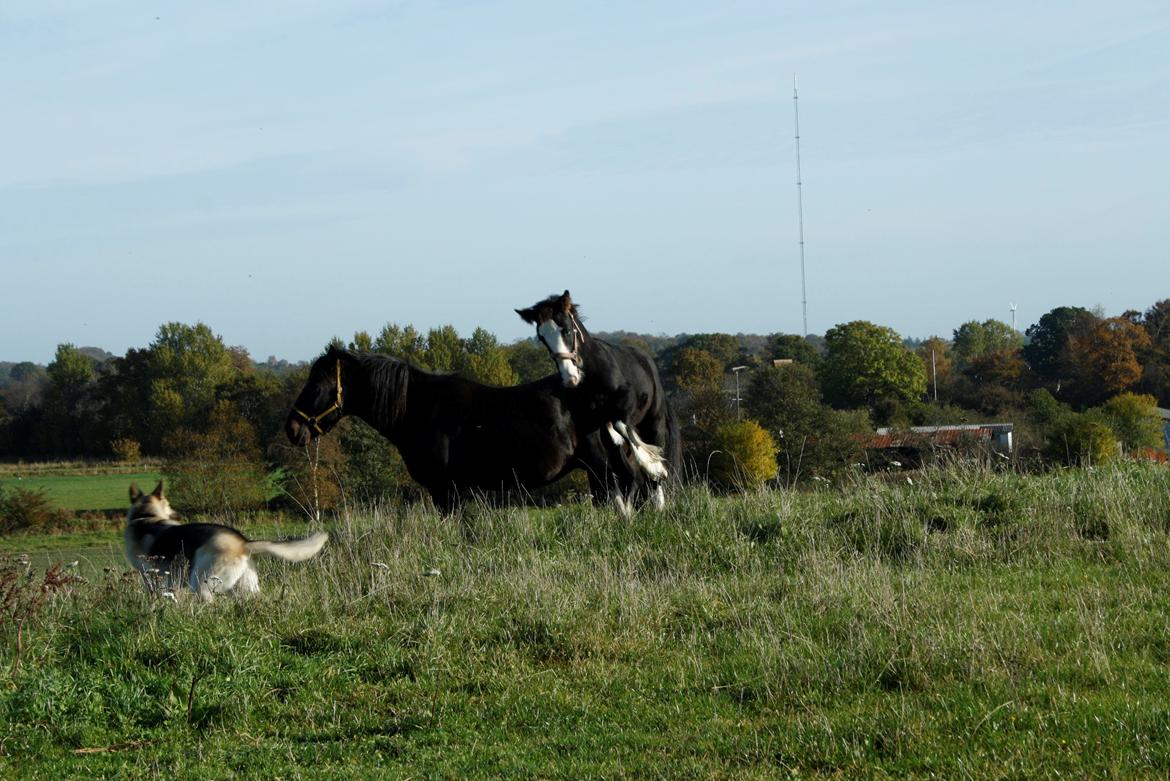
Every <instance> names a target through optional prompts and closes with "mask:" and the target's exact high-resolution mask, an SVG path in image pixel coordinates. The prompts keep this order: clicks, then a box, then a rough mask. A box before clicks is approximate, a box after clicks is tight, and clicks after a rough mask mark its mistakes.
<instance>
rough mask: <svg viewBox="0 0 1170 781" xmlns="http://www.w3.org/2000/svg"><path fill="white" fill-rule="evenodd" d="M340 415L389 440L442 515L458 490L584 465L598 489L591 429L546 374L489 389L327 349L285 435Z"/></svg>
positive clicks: (321, 429)
mask: <svg viewBox="0 0 1170 781" xmlns="http://www.w3.org/2000/svg"><path fill="white" fill-rule="evenodd" d="M346 415H356V416H357V417H359V418H361V419H362V420H364V421H366V422H367V423H369V424H370V425H371V426H373V427H374V429H376V430H377V431H378V432H379V433H381V434H382V435H383V436H384V437H386V438H387V439H389V440H390V442H391V443H393V444H394V446H395V447H397V448H398V452H399V453H401V454H402V460H403V461H404V462H405V463H406V468H407V471H409V472H410V476H411V477H412V478H413V479H414V480H415V481H416V482H418V483H419V485H421V486H422V487H423V488H425V489H426V490H427V491H428V492H429V493H430V495H431V497H432V498H433V499H434V502H435V505H436V506H437V507H438V508H439V510H440V511H442V512H443V513H445V514H446V513H450V512H451V510H453V509H454V507H455V506H456V504H457V503H458V500H459V493H460V491H461V490H467V489H471V490H480V491H499V490H509V489H514V488H519V489H531V488H538V487H540V486H542V485H547V484H548V483H551V482H553V481H555V480H557V479H559V478H561V477H563V476H564V475H566V474H568V473H569V472H571V471H573V470H574V469H585V470H586V471H587V473H588V475H589V485H590V489H591V491H592V493H593V498H594V501H598V502H600V501H603V500H604V499H606V498H607V495H608V491H607V488H608V484H609V482H610V479H609V478H608V477H607V474H608V472H609V471H610V469H611V467H610V464H609V460H608V454H607V452H606V449H605V448H604V447H603V446H602V444H601V440H600V437H599V436H598V434H597V433H596V431H594V432H593V433H592V434H588V433H582V429H581V428H580V427H579V426H578V424H577V421H576V420H575V417H574V414H573V411H572V409H571V407H570V405H569V404H568V403H567V401H566V393H565V390H564V389H563V388H562V387H561V381H560V379H559V378H557V377H556V376H549V377H546V378H544V379H542V380H537V381H536V382H530V383H528V384H526V385H519V386H515V387H509V388H498V387H493V386H489V385H482V384H480V383H478V382H473V381H472V380H468V379H465V378H463V377H459V376H457V375H450V374H434V373H432V372H428V371H424V370H422V369H419V368H417V367H414V366H411V365H410V364H408V363H406V362H405V361H400V360H398V359H396V358H390V357H387V356H384V355H376V354H359V353H353V352H350V351H348V350H342V349H339V348H337V347H330V348H329V349H328V350H326V351H325V354H324V355H322V356H321V357H320V358H318V359H317V360H316V361H314V363H313V366H312V368H310V370H309V379H308V381H307V382H306V383H305V387H304V388H303V389H302V390H301V392H300V394H299V395H298V396H297V398H296V401H295V402H294V403H293V407H292V410H291V411H290V412H289V414H288V418H287V420H286V422H285V433H286V434H287V435H288V439H289V441H290V442H292V443H293V444H303V443H304V442H306V441H308V440H309V439H311V438H313V437H317V436H321V435H323V434H326V433H328V432H329V431H330V430H331V429H332V428H333V427H334V426H336V425H337V423H338V422H339V421H340V420H341V419H342V418H343V417H345V416H346ZM614 467H616V468H618V469H621V470H623V471H625V470H628V467H627V466H626V465H625V464H624V463H621V462H618V463H615V464H614Z"/></svg>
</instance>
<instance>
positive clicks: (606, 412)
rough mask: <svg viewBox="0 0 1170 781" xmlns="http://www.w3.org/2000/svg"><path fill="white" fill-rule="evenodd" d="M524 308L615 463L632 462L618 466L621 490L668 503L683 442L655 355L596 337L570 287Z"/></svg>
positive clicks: (582, 417) (582, 416)
mask: <svg viewBox="0 0 1170 781" xmlns="http://www.w3.org/2000/svg"><path fill="white" fill-rule="evenodd" d="M516 314H518V315H520V317H521V319H523V320H524V321H525V322H527V323H532V324H533V325H535V326H536V334H537V337H539V339H540V341H541V342H543V343H544V346H545V347H547V348H548V351H549V354H550V355H551V356H552V358H553V361H554V362H555V363H556V365H557V370H558V371H559V372H560V375H561V381H562V382H563V383H564V386H565V388H566V389H569V390H571V391H572V393H573V397H572V405H573V409H574V414H575V417H576V418H577V421H578V423H579V424H580V425H581V426H583V427H585V428H586V429H587V430H590V431H592V430H594V429H596V430H598V431H600V432H601V434H602V441H603V442H608V443H609V444H610V445H611V446H612V447H610V448H609V451H610V455H611V458H610V463H614V462H615V461H618V460H622V459H623V458H624V459H625V460H626V461H627V463H628V465H629V467H630V469H629V470H628V472H626V473H623V471H622V470H620V469H613V470H611V474H613V475H614V476H615V477H616V478H617V479H618V481H619V489H620V490H621V493H622V494H623V495H625V496H627V497H630V496H631V495H634V496H635V497H636V498H645V497H646V496H649V497H650V498H651V499H652V500H653V501H654V502H655V504H657V505H658V506H661V505H662V501H663V494H662V483H663V482H665V481H666V480H667V478H668V477H671V476H672V474H673V476H676V477H677V476H678V474H679V468H680V465H681V463H682V440H681V437H680V434H679V429H678V422H677V420H676V419H675V417H674V413H673V411H672V410H671V409H670V405H669V403H668V401H667V398H666V393H665V391H663V389H662V381H661V380H660V379H659V377H658V368H657V367H656V366H655V365H654V361H653V359H651V358H650V356H648V355H646V354H645V353H643V352H642V351H640V350H636V349H634V348H632V347H627V346H625V345H617V344H611V343H610V342H607V341H605V340H603V339H595V338H593V337H592V336H590V334H589V332H588V331H586V330H585V326H584V325H582V324H581V318H580V316H579V315H578V313H577V307H576V306H575V305H574V304H573V300H572V298H571V297H570V295H569V291H568V290H566V291H565V292H564V293H563V294H562V295H559V296H557V295H552V296H549V297H548V298H546V299H545V300H544V301H540V302H537V303H536V304H534V305H532V306H530V307H528V308H527V309H517V310H516ZM615 454H617V456H618V457H617V458H614V455H615ZM647 485H648V486H649V487H648V488H647Z"/></svg>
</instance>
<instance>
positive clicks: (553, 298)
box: [532, 291, 589, 336]
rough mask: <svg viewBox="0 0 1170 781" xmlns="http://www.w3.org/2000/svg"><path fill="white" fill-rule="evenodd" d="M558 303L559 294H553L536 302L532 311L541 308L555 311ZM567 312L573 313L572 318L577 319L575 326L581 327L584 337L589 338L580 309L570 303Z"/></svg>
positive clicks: (559, 299)
mask: <svg viewBox="0 0 1170 781" xmlns="http://www.w3.org/2000/svg"><path fill="white" fill-rule="evenodd" d="M566 292H567V291H566ZM560 303H561V294H560V293H553V294H551V295H549V297H548V298H546V299H544V300H543V301H538V302H537V303H535V304H533V305H532V309H533V310H536V309H540V307H542V306H550V307H553V308H554V309H555V308H556V307H558V306H560ZM569 311H570V312H572V313H573V317H575V318H577V325H578V326H580V327H581V330H582V331H584V332H585V335H586V336H589V329H587V328H586V327H585V317H584V316H583V315H582V314H581V307H579V306H577V305H576V304H575V303H570V304H569Z"/></svg>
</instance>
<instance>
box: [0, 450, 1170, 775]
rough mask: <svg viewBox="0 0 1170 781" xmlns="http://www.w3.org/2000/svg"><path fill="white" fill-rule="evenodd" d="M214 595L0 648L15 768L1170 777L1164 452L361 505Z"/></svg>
mask: <svg viewBox="0 0 1170 781" xmlns="http://www.w3.org/2000/svg"><path fill="white" fill-rule="evenodd" d="M330 531H331V533H332V539H331V541H330V543H329V545H328V546H327V547H326V548H325V550H324V551H323V553H322V555H321V556H320V557H319V558H317V559H314V560H312V561H310V562H307V563H302V564H297V565H283V564H273V563H272V562H270V561H267V560H266V561H264V562H261V571H260V578H261V586H262V588H263V594H262V595H261V596H259V597H257V598H254V599H235V598H230V597H228V598H220V599H218V600H217V601H216V602H215V603H214V604H211V605H202V604H199V603H198V601H197V600H195V599H192V598H191V597H190V594H186V595H183V594H181V593H180V595H179V598H178V599H177V601H172V600H171V599H169V598H163V597H160V596H152V595H151V594H149V593H148V592H147V591H146V590H145V589H144V588H143V587H142V584H141V580H140V579H139V578H137V577H135V576H128V575H126V574H123V573H122V572H121V571H117V572H111V573H108V574H107V575H106V577H105V578H102V579H98V580H97V581H96V582H91V583H89V584H77V585H75V586H73V587H71V588H70V589H67V590H63V591H59V592H57V593H55V594H54V595H52V596H51V597H50V598H47V599H46V600H45V601H44V604H43V605H41V606H40V607H39V609H38V611H37V612H36V613H35V615H32V616H30V617H29V618H28V619H27V620H26V621H25V623H24V626H23V634H22V643H23V645H22V648H21V651H20V653H21V664H20V665H19V667H17V666H16V665H15V664H14V662H15V654H16V649H15V648H14V647H13V644H12V643H11V642H10V641H9V642H7V644H6V645H5V646H3V647H2V648H0V770H3V771H5V772H7V773H8V774H10V775H11V774H13V773H17V772H18V773H19V775H20V777H22V778H54V779H55V778H65V777H78V778H80V777H86V778H91V777H103V776H104V777H119V778H133V777H144V778H145V777H173V778H231V777H280V778H285V779H294V778H347V779H348V778H387V777H408V776H409V777H436V778H446V777H483V778H489V777H492V778H494V777H508V776H512V777H544V778H550V777H557V778H611V777H650V778H754V777H759V778H776V777H785V778H787V777H849V778H853V777H889V776H897V777H942V778H964V777H967V778H999V777H1013V778H1046V777H1057V776H1061V777H1063V776H1074V777H1078V778H1083V777H1125V778H1132V777H1151V778H1164V777H1166V775H1167V774H1168V773H1170V674H1168V673H1170V667H1168V665H1170V577H1168V576H1167V572H1168V571H1170V569H1168V565H1170V545H1168V543H1170V539H1168V532H1170V470H1167V469H1166V468H1165V467H1164V466H1159V465H1156V464H1139V463H1124V464H1118V465H1115V466H1110V467H1108V468H1102V469H1096V470H1067V471H1059V472H1054V473H1049V474H1045V475H1021V474H1014V473H1011V472H998V471H994V470H992V469H991V468H987V467H978V466H951V467H947V468H940V469H934V470H928V471H926V472H923V473H916V474H915V475H913V476H911V477H910V478H909V479H907V478H906V477H904V476H902V477H898V478H896V479H894V480H886V479H878V478H857V479H854V480H851V481H848V482H847V483H846V484H844V485H841V486H838V487H835V488H822V489H819V490H816V491H811V492H793V491H761V492H757V493H751V494H748V495H742V496H734V497H714V496H712V495H710V494H709V493H707V492H706V491H705V490H702V489H698V488H685V489H680V491H679V492H677V493H676V494H675V496H673V497H672V499H671V501H670V502H669V503H668V505H667V507H666V509H665V510H663V511H661V512H654V511H645V512H643V513H641V514H639V515H637V516H636V517H634V518H633V519H632V520H625V519H623V518H622V517H621V516H619V515H618V514H617V513H616V512H614V511H612V510H610V509H608V508H594V507H592V506H589V505H586V504H568V505H563V506H559V507H554V508H541V509H537V508H531V507H522V506H507V507H488V506H486V505H482V504H471V505H468V506H466V507H465V508H464V509H463V510H462V511H461V512H460V513H459V514H457V515H456V516H455V517H453V518H440V517H438V516H436V515H435V514H434V513H433V512H431V511H428V510H427V509H426V508H425V507H423V506H420V505H415V506H392V505H384V506H368V507H357V508H348V509H346V510H345V511H344V512H343V513H342V515H341V516H340V518H339V519H338V521H337V523H336V525H335V526H334V527H333V528H331V529H330Z"/></svg>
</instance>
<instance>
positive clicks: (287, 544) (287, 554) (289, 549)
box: [244, 532, 329, 561]
mask: <svg viewBox="0 0 1170 781" xmlns="http://www.w3.org/2000/svg"><path fill="white" fill-rule="evenodd" d="M328 540H329V535H328V534H326V533H325V532H313V533H312V534H310V535H309V536H308V537H298V538H297V539H293V540H250V541H249V542H247V543H245V545H244V547H245V548H247V550H248V553H249V554H250V555H255V556H275V557H276V558H278V559H284V560H285V561H304V560H305V559H310V558H312V557H313V556H316V555H317V551H319V550H321V548H322V547H323V546H324V545H325V543H326V542H327V541H328Z"/></svg>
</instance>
